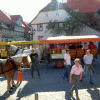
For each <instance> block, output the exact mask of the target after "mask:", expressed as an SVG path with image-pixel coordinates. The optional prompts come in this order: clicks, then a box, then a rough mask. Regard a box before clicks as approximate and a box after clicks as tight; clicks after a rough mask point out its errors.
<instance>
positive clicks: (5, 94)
mask: <svg viewBox="0 0 100 100" xmlns="http://www.w3.org/2000/svg"><path fill="white" fill-rule="evenodd" d="M19 86H20V84H18V85H16V87H14V88H13V90H12V92H11V93H8V92H7V91H6V92H5V93H4V94H3V95H2V96H1V97H0V100H5V99H7V98H8V97H9V96H10V95H13V94H14V93H15V91H16V89H17V88H18V87H19Z"/></svg>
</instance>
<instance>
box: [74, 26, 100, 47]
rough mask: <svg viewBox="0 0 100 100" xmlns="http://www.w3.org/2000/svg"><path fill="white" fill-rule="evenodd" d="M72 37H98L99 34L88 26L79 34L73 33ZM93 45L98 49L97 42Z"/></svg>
mask: <svg viewBox="0 0 100 100" xmlns="http://www.w3.org/2000/svg"><path fill="white" fill-rule="evenodd" d="M73 35H76V36H78V35H97V36H98V37H100V32H99V31H96V30H94V29H92V28H90V27H88V26H85V27H84V28H83V29H81V31H80V32H79V33H74V34H73ZM94 44H95V45H96V46H97V47H98V42H94Z"/></svg>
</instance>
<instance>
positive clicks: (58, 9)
mask: <svg viewBox="0 0 100 100" xmlns="http://www.w3.org/2000/svg"><path fill="white" fill-rule="evenodd" d="M67 8H68V7H67V5H66V3H65V4H63V3H58V2H57V0H51V2H50V3H49V4H48V5H47V6H46V7H44V8H43V9H42V10H40V12H39V13H38V15H37V16H36V17H35V18H34V19H33V20H32V21H31V22H30V24H31V25H32V27H33V29H35V30H36V32H35V34H34V35H33V40H34V41H36V40H41V39H47V38H48V37H51V36H54V34H52V33H50V31H47V28H46V26H47V24H48V22H49V21H50V20H52V22H53V21H55V20H56V21H57V22H58V26H59V25H61V24H62V23H63V22H64V20H65V19H67V18H69V17H70V16H71V15H70V11H71V10H70V8H69V9H67ZM98 18H99V17H98ZM98 22H99V21H98ZM84 26H85V27H84V28H83V29H81V31H80V32H79V33H78V32H77V33H74V34H73V35H91V34H92V35H98V36H99V37H100V32H99V31H97V30H95V29H93V27H90V26H89V25H88V24H84ZM91 32H92V33H91ZM62 35H64V34H62Z"/></svg>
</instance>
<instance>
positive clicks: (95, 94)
mask: <svg viewBox="0 0 100 100" xmlns="http://www.w3.org/2000/svg"><path fill="white" fill-rule="evenodd" d="M87 91H88V93H89V94H90V95H91V98H92V100H100V90H98V89H97V88H94V89H93V90H92V89H88V90H87Z"/></svg>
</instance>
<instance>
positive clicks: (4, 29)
mask: <svg viewBox="0 0 100 100" xmlns="http://www.w3.org/2000/svg"><path fill="white" fill-rule="evenodd" d="M22 22H23V19H22V17H21V16H20V15H11V14H8V13H6V12H4V11H1V10H0V26H1V34H2V41H5V42H11V41H24V34H25V26H23V24H22Z"/></svg>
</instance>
